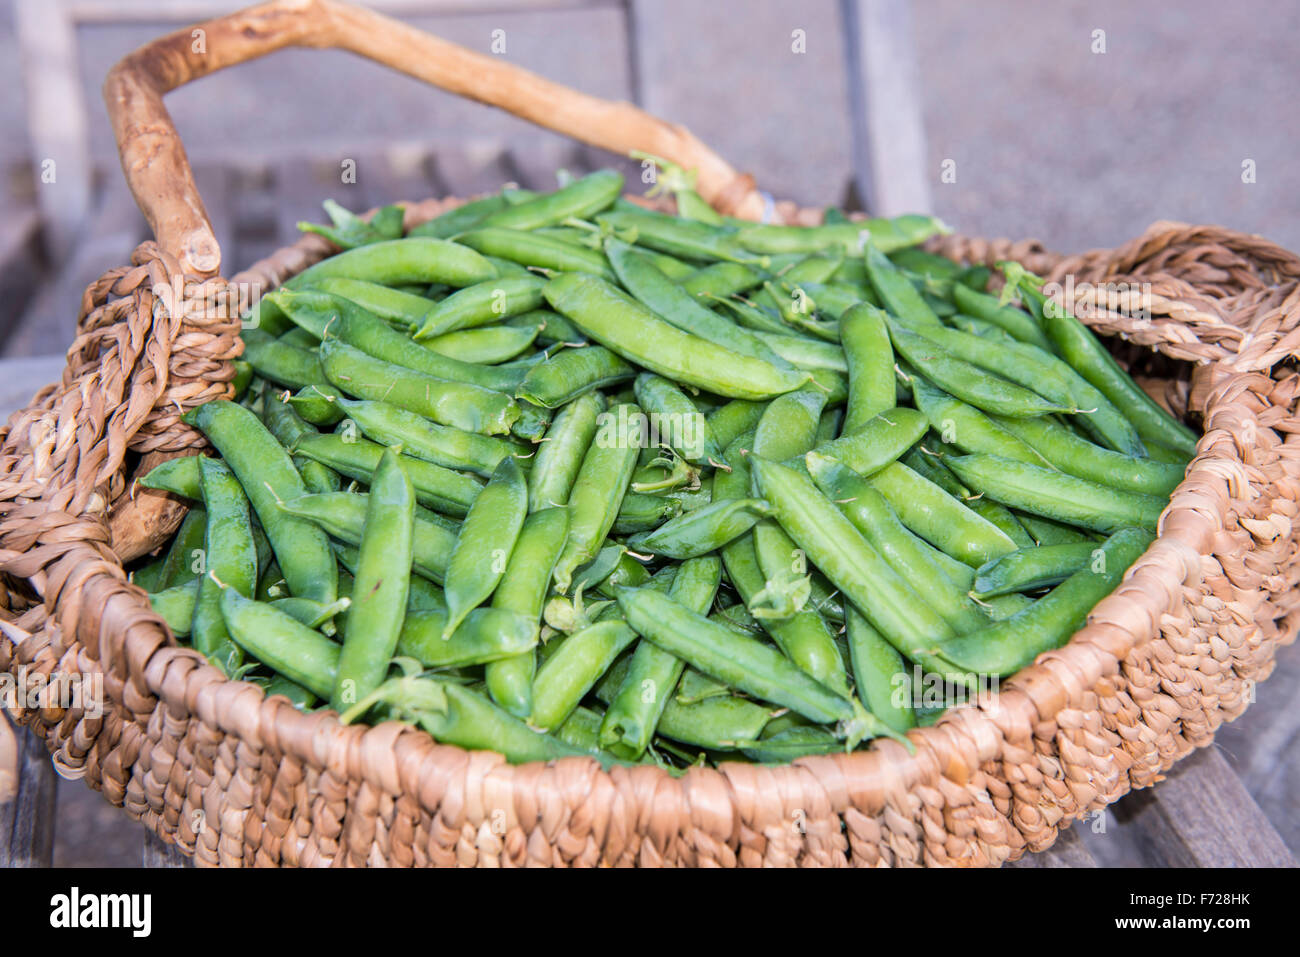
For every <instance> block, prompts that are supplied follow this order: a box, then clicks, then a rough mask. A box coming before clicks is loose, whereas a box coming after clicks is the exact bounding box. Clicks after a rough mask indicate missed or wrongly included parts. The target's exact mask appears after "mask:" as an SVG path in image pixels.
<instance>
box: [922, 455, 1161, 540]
mask: <svg viewBox="0 0 1300 957" xmlns="http://www.w3.org/2000/svg"><path fill="white" fill-rule="evenodd" d="M947 465H948V467H949V468H951V469H952V470H953V471H954V472H956V473H957V476H958V477H959V478H960V479H961V480H962V481H963V482H965V483H966V484H967V485H969V486H970V487H971V488H973V489H975V490H976V491H979V492H983V493H984V494H986V495H988V496H989V497H990V498H992V499H995V500H996V501H999V502H1001V503H1003V504H1004V505H1008V506H1011V507H1013V508H1018V509H1020V510H1021V511H1025V512H1029V513H1030V514H1031V515H1041V516H1043V517H1044V518H1050V519H1054V520H1056V521H1060V522H1068V523H1070V524H1072V525H1078V526H1080V527H1081V528H1088V529H1092V530H1093V531H1095V532H1106V533H1110V532H1113V531H1115V530H1116V529H1119V528H1123V527H1124V526H1127V525H1132V526H1136V527H1140V528H1148V529H1154V528H1155V527H1156V524H1157V523H1158V522H1159V520H1160V514H1161V512H1163V511H1164V509H1165V506H1166V505H1168V504H1169V501H1168V499H1167V498H1162V497H1160V496H1157V495H1144V494H1142V493H1139V492H1124V491H1120V490H1119V489H1114V488H1110V487H1109V486H1105V485H1098V484H1097V483H1096V482H1089V481H1088V480H1087V479H1081V478H1077V477H1075V476H1073V475H1066V474H1065V473H1064V472H1057V471H1055V470H1052V469H1045V468H1039V467H1037V466H1034V465H1028V464H1026V463H1024V462H1015V461H1012V460H1011V459H1004V458H1000V457H999V456H996V455H961V456H957V457H955V458H952V459H949V460H948V462H947Z"/></svg>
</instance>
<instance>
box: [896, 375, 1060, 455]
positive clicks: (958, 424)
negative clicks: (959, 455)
mask: <svg viewBox="0 0 1300 957" xmlns="http://www.w3.org/2000/svg"><path fill="white" fill-rule="evenodd" d="M912 398H913V399H914V400H915V402H916V407H917V408H918V409H920V410H921V412H922V413H924V415H925V417H926V418H927V419H929V421H930V425H931V426H932V427H933V428H934V430H935V431H936V432H938V433H939V434H940V435H946V436H950V441H951V442H952V443H953V444H954V445H956V446H958V447H959V448H961V449H964V450H966V451H967V452H987V453H989V454H991V455H1000V456H1002V457H1003V458H1008V459H1016V460H1017V461H1020V462H1028V463H1030V464H1031V465H1039V466H1044V467H1051V466H1050V463H1049V462H1048V460H1047V459H1045V458H1044V457H1043V456H1042V455H1040V454H1039V453H1038V452H1037V451H1035V449H1034V448H1033V447H1032V446H1030V445H1027V444H1026V443H1024V442H1022V441H1021V440H1020V439H1019V438H1017V437H1016V435H1015V431H1014V429H1012V430H1008V429H1007V428H1004V427H1002V426H1001V425H999V424H998V423H997V422H995V421H994V420H993V419H991V418H989V417H988V416H987V415H985V414H984V413H983V412H981V411H980V410H979V409H976V408H974V407H973V406H969V405H967V404H966V403H965V402H962V401H961V400H960V399H954V398H953V397H952V396H950V395H948V394H947V393H946V392H944V391H943V390H942V389H938V388H936V387H935V386H933V385H931V384H930V383H929V382H927V381H925V379H923V378H922V377H921V376H915V377H913V379H912ZM1003 421H1005V422H1034V421H1037V420H1036V419H1012V418H1004V419H1003ZM1081 441H1082V440H1081Z"/></svg>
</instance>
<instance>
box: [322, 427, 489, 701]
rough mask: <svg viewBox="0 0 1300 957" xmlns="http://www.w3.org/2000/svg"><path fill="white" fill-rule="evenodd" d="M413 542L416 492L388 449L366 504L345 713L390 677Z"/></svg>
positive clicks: (340, 683) (342, 687) (344, 662)
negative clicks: (347, 708)
mask: <svg viewBox="0 0 1300 957" xmlns="http://www.w3.org/2000/svg"><path fill="white" fill-rule="evenodd" d="M472 511H473V509H472V508H471V512H472ZM414 538H415V489H414V488H412V487H411V480H410V479H409V478H408V477H407V475H406V473H405V472H404V471H402V465H401V462H400V461H399V460H398V457H397V454H396V453H395V452H394V451H393V450H392V449H385V450H384V453H383V456H382V457H381V458H380V460H379V468H377V469H376V470H375V477H374V479H373V480H372V481H371V483H370V494H369V496H368V497H367V501H366V512H365V525H364V526H363V528H362V532H361V541H360V543H359V546H358V557H357V574H356V582H355V584H354V585H353V589H352V595H353V598H352V607H351V609H350V610H349V611H348V621H347V627H346V629H345V630H344V637H343V651H342V653H341V654H340V656H339V665H338V675H337V677H336V679H335V682H334V689H333V693H332V695H331V697H330V704H331V705H332V706H333V707H335V708H337V709H338V710H340V711H342V710H344V708H346V707H347V706H349V705H353V704H356V702H357V701H358V700H360V699H362V698H364V697H365V696H366V695H368V694H370V693H371V692H372V691H374V690H375V689H376V688H378V687H379V686H380V684H382V683H383V680H384V676H385V675H386V674H387V673H388V664H389V661H390V660H391V659H392V657H393V653H394V652H395V651H396V650H397V641H398V637H399V636H400V635H401V633H402V621H403V619H404V618H405V617H406V599H407V592H408V590H409V588H410V577H411V563H412V561H413V559H414V554H413V553H414ZM444 637H446V635H444Z"/></svg>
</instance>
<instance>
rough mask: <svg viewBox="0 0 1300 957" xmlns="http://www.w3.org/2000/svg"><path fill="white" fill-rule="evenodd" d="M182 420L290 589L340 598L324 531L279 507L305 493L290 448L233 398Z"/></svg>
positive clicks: (326, 600)
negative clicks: (253, 523) (236, 493)
mask: <svg viewBox="0 0 1300 957" xmlns="http://www.w3.org/2000/svg"><path fill="white" fill-rule="evenodd" d="M377 245H382V244H377ZM370 248H373V247H370V246H363V247H361V249H370ZM184 419H185V422H186V423H187V424H188V425H192V426H194V427H195V428H197V429H199V430H200V431H201V432H202V433H203V434H204V435H206V436H207V437H208V441H210V442H211V443H212V444H213V445H214V446H215V447H216V449H217V451H218V452H220V453H221V456H222V458H223V459H225V462H226V464H227V465H229V466H230V468H231V470H232V471H233V472H234V473H235V477H236V478H237V479H239V484H240V485H241V486H243V489H244V493H245V494H246V495H247V496H248V499H249V501H250V502H251V503H252V506H253V510H254V511H255V512H256V513H257V518H258V521H259V522H260V523H261V525H262V528H263V530H265V532H266V537H267V538H268V539H269V540H270V542H271V547H272V549H274V551H275V557H276V561H277V562H278V563H279V566H280V569H281V571H282V572H283V573H284V578H285V581H286V582H288V585H289V590H290V592H292V593H293V594H294V595H298V596H301V597H303V598H313V599H315V600H316V601H319V602H321V603H323V604H329V603H330V602H332V601H334V599H335V598H337V597H338V594H337V589H338V566H337V565H336V564H335V561H334V555H333V553H331V552H330V549H329V541H328V539H326V537H325V533H324V532H322V531H321V530H320V528H318V527H317V526H316V525H315V524H313V523H312V522H309V521H306V520H304V519H302V518H300V517H298V516H295V515H291V514H287V513H285V512H283V511H281V510H280V509H279V507H278V505H279V503H280V502H281V501H284V500H287V499H294V498H298V497H300V496H302V495H305V494H306V492H307V489H306V488H305V487H304V485H303V482H302V477H301V476H300V475H299V474H298V470H297V469H295V468H294V467H293V462H292V461H291V460H290V459H289V453H288V452H286V451H285V450H284V448H283V447H282V446H281V445H280V443H279V442H277V441H276V440H275V437H274V436H272V435H271V433H270V432H268V431H267V430H266V427H265V426H263V425H262V423H261V422H259V421H258V420H257V416H255V415H254V414H253V413H252V412H250V411H248V410H247V409H245V408H244V407H243V406H240V405H236V404H235V403H233V402H227V401H225V400H218V401H216V402H208V403H205V404H204V405H201V406H198V407H197V408H195V409H192V410H190V411H189V412H187V413H186V414H185V417H184Z"/></svg>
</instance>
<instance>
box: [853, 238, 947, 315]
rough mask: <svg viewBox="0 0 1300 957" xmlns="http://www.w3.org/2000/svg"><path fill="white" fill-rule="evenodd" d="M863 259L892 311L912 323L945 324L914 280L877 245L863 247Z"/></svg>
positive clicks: (877, 291) (878, 292) (874, 285)
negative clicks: (914, 283)
mask: <svg viewBox="0 0 1300 957" xmlns="http://www.w3.org/2000/svg"><path fill="white" fill-rule="evenodd" d="M863 260H864V261H865V263H866V266H867V276H868V277H869V278H870V280H871V285H872V288H874V289H875V291H876V295H877V296H879V297H880V301H881V303H882V304H883V305H884V307H885V309H887V310H888V311H889V314H890V315H892V316H896V317H898V319H899V320H901V321H902V322H904V323H906V324H907V325H909V326H921V327H938V326H941V325H942V324H941V323H940V321H939V317H938V316H937V315H935V312H934V309H933V308H932V307H931V306H930V305H929V303H928V302H927V301H926V300H925V298H924V297H923V296H922V295H921V293H920V292H919V291H918V290H917V288H916V287H915V286H914V285H912V281H911V280H910V279H908V278H907V276H906V275H905V274H904V273H903V272H902V270H900V269H899V268H898V267H897V266H895V265H894V264H893V263H892V262H890V261H889V259H888V257H886V256H885V254H884V252H882V251H881V250H880V249H879V248H878V247H876V246H871V245H869V246H867V247H866V248H865V249H864V250H863Z"/></svg>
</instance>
